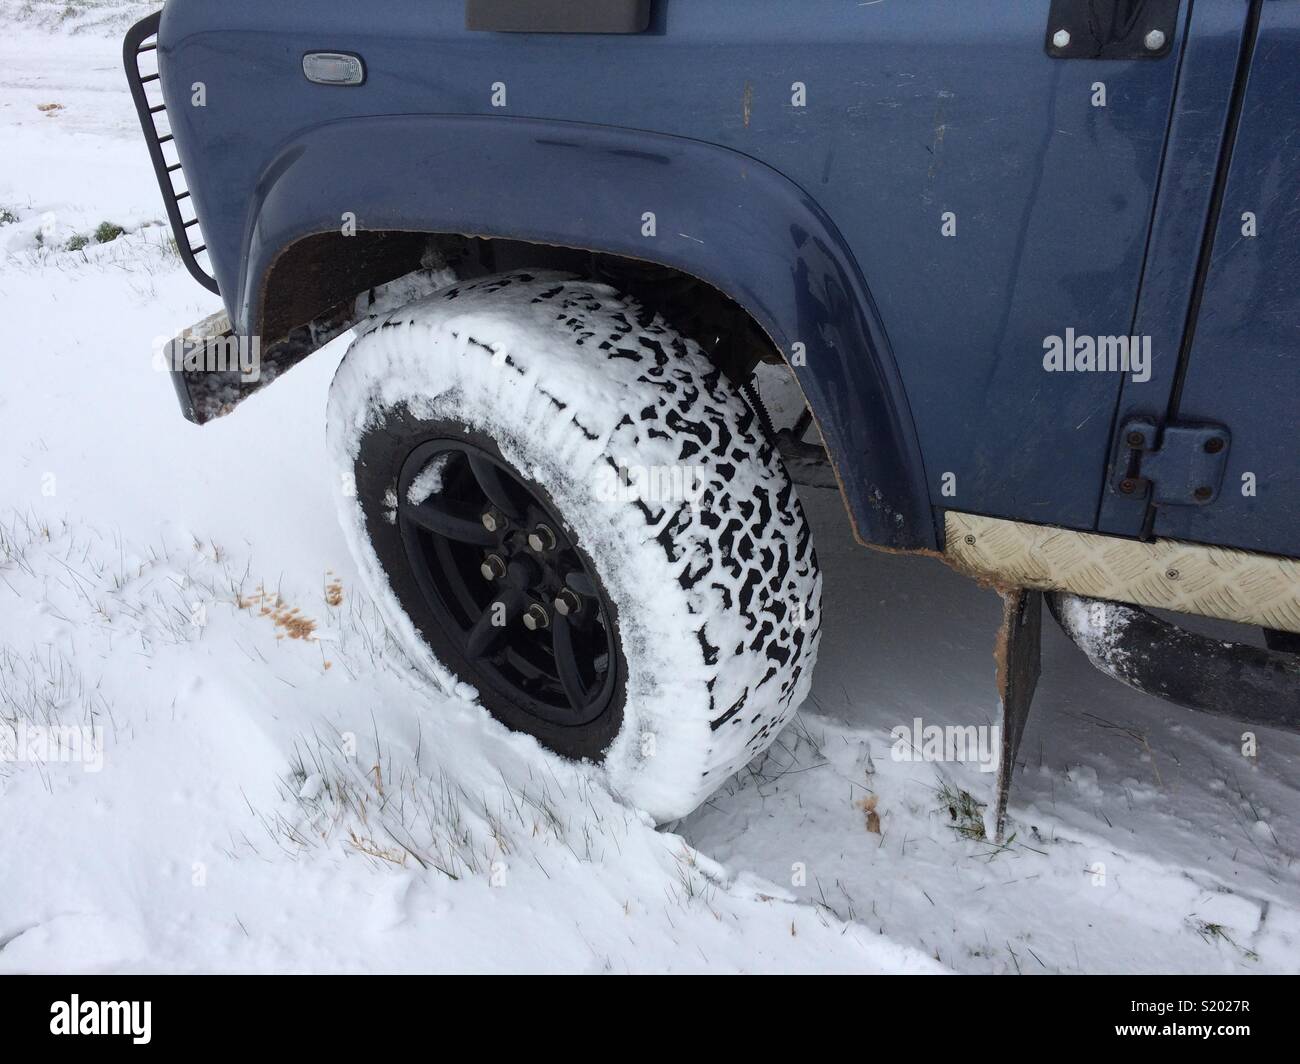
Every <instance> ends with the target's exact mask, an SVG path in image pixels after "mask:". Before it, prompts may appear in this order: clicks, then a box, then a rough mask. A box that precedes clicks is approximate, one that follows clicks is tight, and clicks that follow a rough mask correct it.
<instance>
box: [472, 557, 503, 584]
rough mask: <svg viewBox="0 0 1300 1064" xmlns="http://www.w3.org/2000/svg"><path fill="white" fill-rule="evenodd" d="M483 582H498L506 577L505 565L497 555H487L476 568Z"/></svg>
mask: <svg viewBox="0 0 1300 1064" xmlns="http://www.w3.org/2000/svg"><path fill="white" fill-rule="evenodd" d="M478 571H479V572H480V573H482V574H483V579H484V580H500V579H501V578H502V577H503V576H505V575H506V563H505V561H504V560H503V559H502V557H501V555H499V554H489V555H488V556H487V557H486V558H484V559H483V564H482V565H480V566H479V567H478Z"/></svg>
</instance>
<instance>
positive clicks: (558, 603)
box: [553, 587, 582, 617]
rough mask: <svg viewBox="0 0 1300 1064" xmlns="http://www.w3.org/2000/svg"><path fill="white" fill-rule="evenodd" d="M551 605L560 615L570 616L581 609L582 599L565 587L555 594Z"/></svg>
mask: <svg viewBox="0 0 1300 1064" xmlns="http://www.w3.org/2000/svg"><path fill="white" fill-rule="evenodd" d="M553 605H554V606H555V612H556V613H558V614H559V615H560V616H561V617H571V616H573V615H574V614H575V613H577V612H578V611H579V610H580V609H582V600H581V599H580V598H578V596H577V595H575V594H574V593H573V592H572V591H570V590H569V589H568V588H567V587H566V588H565V589H564V590H563V591H561V592H560V593H559V594H558V595H556V596H555V602H554V604H553Z"/></svg>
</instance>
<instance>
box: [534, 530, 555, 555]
mask: <svg viewBox="0 0 1300 1064" xmlns="http://www.w3.org/2000/svg"><path fill="white" fill-rule="evenodd" d="M528 545H529V546H530V547H532V548H533V550H535V551H537V553H539V554H540V553H541V552H542V551H544V550H553V549H554V547H555V533H554V532H552V531H551V530H550V529H549V528H547V527H546V526H545V525H538V526H537V527H536V528H534V529H533V530H532V531H531V532H529V533H528Z"/></svg>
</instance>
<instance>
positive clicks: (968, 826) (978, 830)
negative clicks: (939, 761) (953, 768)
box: [939, 780, 986, 841]
mask: <svg viewBox="0 0 1300 1064" xmlns="http://www.w3.org/2000/svg"><path fill="white" fill-rule="evenodd" d="M939 803H940V805H939V808H940V809H941V810H944V811H946V812H947V813H948V821H949V824H948V826H949V827H951V828H952V829H953V831H955V832H957V834H958V835H960V836H961V837H962V838H964V839H975V840H977V841H983V839H984V838H985V837H986V836H985V833H984V814H983V812H982V810H983V808H984V803H983V802H981V801H979V800H977V799H976V798H973V797H972V796H971V793H970V791H963V790H962V789H961V788H955V789H954V788H953V787H952V786H951V785H950V784H948V783H947V782H946V781H943V780H941V781H940V782H939Z"/></svg>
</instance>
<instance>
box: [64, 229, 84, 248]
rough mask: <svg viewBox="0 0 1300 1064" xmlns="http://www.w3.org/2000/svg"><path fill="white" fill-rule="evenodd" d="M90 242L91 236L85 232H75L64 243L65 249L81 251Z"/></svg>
mask: <svg viewBox="0 0 1300 1064" xmlns="http://www.w3.org/2000/svg"><path fill="white" fill-rule="evenodd" d="M89 244H90V237H88V236H86V234H85V233H73V234H72V236H70V237H68V242H67V243H66V244H64V245H63V249H64V250H65V251H81V250H82V249H83V248H85V247H87V246H88V245H89Z"/></svg>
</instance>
